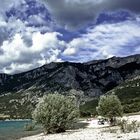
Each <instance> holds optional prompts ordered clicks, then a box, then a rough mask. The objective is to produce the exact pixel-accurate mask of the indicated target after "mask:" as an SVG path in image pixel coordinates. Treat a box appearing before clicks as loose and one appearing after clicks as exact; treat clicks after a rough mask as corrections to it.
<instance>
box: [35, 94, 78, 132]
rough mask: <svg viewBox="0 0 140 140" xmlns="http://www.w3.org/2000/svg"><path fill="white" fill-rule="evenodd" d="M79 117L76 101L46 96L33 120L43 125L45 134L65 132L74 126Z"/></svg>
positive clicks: (59, 96) (54, 95)
mask: <svg viewBox="0 0 140 140" xmlns="http://www.w3.org/2000/svg"><path fill="white" fill-rule="evenodd" d="M78 116H79V110H78V108H77V106H76V101H75V100H74V99H73V98H70V97H66V96H63V95H59V94H49V95H48V96H44V97H43V98H42V99H41V100H40V102H39V103H38V105H37V107H36V109H35V111H34V113H33V118H34V119H35V121H36V122H37V123H40V124H42V126H43V127H44V130H45V133H59V132H64V131H65V130H66V129H69V128H70V127H71V126H72V125H73V124H74V122H75V121H76V120H77V117H78Z"/></svg>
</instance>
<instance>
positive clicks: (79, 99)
mask: <svg viewBox="0 0 140 140" xmlns="http://www.w3.org/2000/svg"><path fill="white" fill-rule="evenodd" d="M69 96H70V97H74V98H75V99H76V105H77V107H78V108H79V107H80V105H81V104H82V103H84V92H83V91H81V90H75V89H71V90H70V91H69Z"/></svg>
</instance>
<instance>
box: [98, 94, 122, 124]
mask: <svg viewBox="0 0 140 140" xmlns="http://www.w3.org/2000/svg"><path fill="white" fill-rule="evenodd" d="M97 112H98V114H99V115H101V116H103V117H107V118H109V119H110V123H111V124H114V123H115V120H116V119H115V118H116V117H119V116H122V114H123V107H122V105H121V102H120V100H119V98H118V97H117V96H116V95H106V96H105V95H104V96H101V97H100V100H99V103H98V107H97Z"/></svg>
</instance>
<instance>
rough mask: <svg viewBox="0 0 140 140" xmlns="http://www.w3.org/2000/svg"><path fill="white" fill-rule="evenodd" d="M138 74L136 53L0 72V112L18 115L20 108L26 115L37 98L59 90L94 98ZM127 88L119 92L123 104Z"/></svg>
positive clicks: (20, 112) (21, 112)
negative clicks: (26, 69) (23, 70)
mask: <svg viewBox="0 0 140 140" xmlns="http://www.w3.org/2000/svg"><path fill="white" fill-rule="evenodd" d="M138 76H140V55H133V56H129V57H124V58H120V57H112V58H110V59H106V60H95V61H91V62H87V63H71V62H62V63H50V64H46V65H44V66H42V67H39V68H37V69H34V70H31V71H28V72H23V73H20V74H15V75H7V74H0V114H2V113H4V114H9V112H10V114H14V113H15V112H17V116H20V114H24V113H23V112H24V111H25V112H26V113H27V112H28V113H29V114H30V112H31V111H29V110H30V109H31V108H32V107H34V105H35V104H36V102H37V99H38V98H39V97H42V96H43V95H44V94H47V93H53V92H55V91H58V92H59V93H62V92H65V91H69V90H71V89H75V90H81V91H83V92H84V96H85V98H86V99H87V98H88V99H89V100H91V99H96V98H98V97H99V96H100V95H103V94H105V93H106V92H108V91H110V90H112V89H113V88H115V87H117V86H118V85H123V83H124V82H125V81H127V80H130V79H134V78H135V77H138ZM126 89H128V88H126ZM114 90H115V89H114ZM124 90H125V89H124ZM131 90H132V91H133V88H132V89H129V90H127V91H126V92H128V91H129V93H126V94H125V95H124V94H122V93H121V92H120V93H119V94H120V95H119V96H122V97H123V98H124V100H123V102H124V103H125V102H127V101H125V100H128V98H129V96H130V95H131V94H130V93H131V92H130V91H131ZM136 91H137V90H136ZM118 92H119V89H118ZM127 94H128V98H126V97H127ZM132 94H133V95H132V96H134V97H135V98H137V97H138V96H139V93H138V92H136V93H135V90H134V91H133V92H132ZM137 94H138V95H137Z"/></svg>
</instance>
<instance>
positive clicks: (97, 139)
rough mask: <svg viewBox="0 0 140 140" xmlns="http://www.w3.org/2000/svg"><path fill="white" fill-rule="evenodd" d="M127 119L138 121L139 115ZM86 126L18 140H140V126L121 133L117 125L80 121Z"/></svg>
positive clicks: (94, 120)
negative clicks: (133, 130)
mask: <svg viewBox="0 0 140 140" xmlns="http://www.w3.org/2000/svg"><path fill="white" fill-rule="evenodd" d="M127 119H129V120H137V121H138V122H139V123H140V115H134V116H129V117H127ZM82 122H85V123H87V122H88V126H87V127H86V128H83V129H76V130H68V131H66V132H65V133H59V134H49V135H44V134H43V133H40V134H38V135H34V136H29V137H24V138H21V139H20V140H130V139H136V140H140V128H138V132H135V133H134V132H131V133H122V132H120V130H119V129H118V127H117V126H115V127H109V126H108V125H98V122H97V119H93V120H91V121H86V120H84V121H82Z"/></svg>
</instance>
